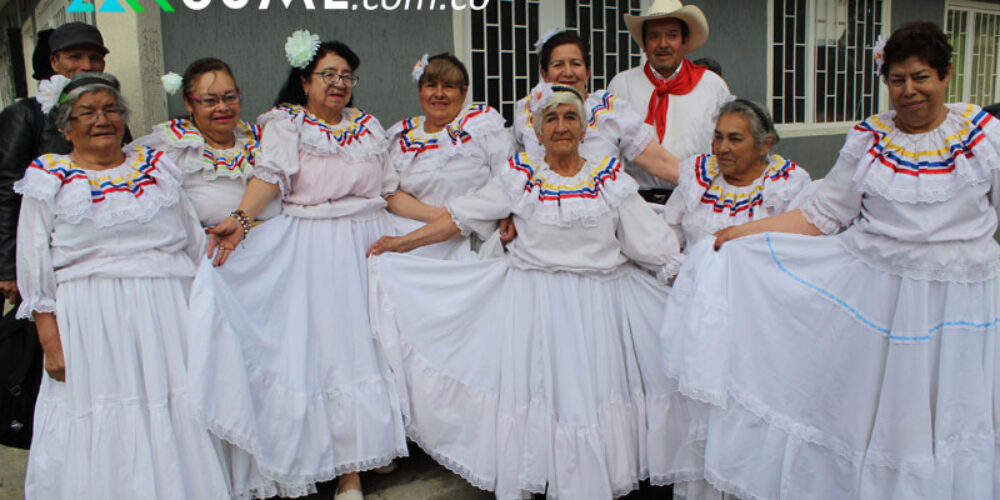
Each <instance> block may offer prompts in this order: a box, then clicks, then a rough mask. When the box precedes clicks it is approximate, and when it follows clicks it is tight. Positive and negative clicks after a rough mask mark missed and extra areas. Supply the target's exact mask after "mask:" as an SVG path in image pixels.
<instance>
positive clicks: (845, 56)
mask: <svg viewBox="0 0 1000 500" xmlns="http://www.w3.org/2000/svg"><path fill="white" fill-rule="evenodd" d="M769 7H770V24H771V30H770V32H769V37H770V39H771V40H770V42H771V53H770V54H769V55H768V58H769V66H770V74H769V75H768V78H769V96H768V100H769V103H770V107H771V112H772V114H773V115H774V120H775V122H776V123H779V124H803V125H821V124H822V125H827V124H842V123H853V122H856V121H858V120H862V119H864V118H865V117H867V116H869V115H871V114H873V113H876V112H878V110H879V105H880V102H879V101H880V95H879V92H880V90H881V83H880V80H879V77H878V75H876V74H875V62H874V58H873V55H872V47H873V46H874V45H875V39H876V38H877V37H878V36H879V35H880V34H883V33H884V32H885V31H886V28H887V26H886V23H885V21H884V20H885V19H886V15H887V12H888V0H771V2H770V4H769Z"/></svg>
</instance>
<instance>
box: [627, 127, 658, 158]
mask: <svg viewBox="0 0 1000 500" xmlns="http://www.w3.org/2000/svg"><path fill="white" fill-rule="evenodd" d="M637 132H638V133H637V134H636V135H635V137H630V138H629V145H628V146H626V147H625V148H624V149H622V151H621V153H622V156H624V157H625V159H626V160H628V161H633V160H635V157H636V156H639V155H640V154H642V152H643V151H645V150H646V148H647V147H649V145H650V143H652V142H654V141H655V139H656V130H655V129H653V127H652V126H651V125H648V124H645V123H644V124H642V126H640V127H639V128H638V131H637ZM655 142H659V141H655Z"/></svg>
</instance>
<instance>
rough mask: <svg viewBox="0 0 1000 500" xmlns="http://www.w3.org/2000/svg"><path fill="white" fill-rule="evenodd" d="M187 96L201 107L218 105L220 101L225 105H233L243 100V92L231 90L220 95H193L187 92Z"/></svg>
mask: <svg viewBox="0 0 1000 500" xmlns="http://www.w3.org/2000/svg"><path fill="white" fill-rule="evenodd" d="M187 97H188V99H190V100H191V101H192V102H194V103H196V104H198V105H199V106H201V107H203V108H214V107H216V106H218V105H219V103H220V102H224V103H226V106H235V105H236V104H239V102H240V101H242V100H243V92H232V93H229V94H225V95H223V96H222V97H218V96H214V95H210V96H205V97H195V96H193V95H191V94H188V96H187Z"/></svg>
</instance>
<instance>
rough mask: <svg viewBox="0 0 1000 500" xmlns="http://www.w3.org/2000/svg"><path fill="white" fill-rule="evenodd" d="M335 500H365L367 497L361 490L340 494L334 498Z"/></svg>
mask: <svg viewBox="0 0 1000 500" xmlns="http://www.w3.org/2000/svg"><path fill="white" fill-rule="evenodd" d="M333 500H365V495H364V494H362V493H361V490H347V491H341V492H338V493H337V494H336V495H334V496H333Z"/></svg>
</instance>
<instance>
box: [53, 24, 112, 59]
mask: <svg viewBox="0 0 1000 500" xmlns="http://www.w3.org/2000/svg"><path fill="white" fill-rule="evenodd" d="M77 45H91V46H94V47H97V48H99V49H100V50H101V51H102V52H103V53H105V54H107V53H108V52H110V51H109V50H108V48H107V47H105V46H104V38H103V37H101V32H100V31H97V28H95V27H93V26H91V25H89V24H85V23H79V22H73V23H66V24H64V25H62V26H60V27H58V28H56V30H55V31H54V32H53V33H52V36H51V37H49V50H51V52H50V53H51V54H55V53H56V52H59V51H60V50H66V49H68V48H70V47H75V46H77Z"/></svg>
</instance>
